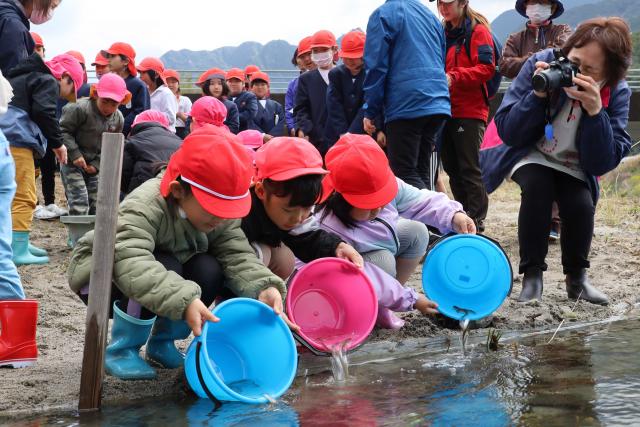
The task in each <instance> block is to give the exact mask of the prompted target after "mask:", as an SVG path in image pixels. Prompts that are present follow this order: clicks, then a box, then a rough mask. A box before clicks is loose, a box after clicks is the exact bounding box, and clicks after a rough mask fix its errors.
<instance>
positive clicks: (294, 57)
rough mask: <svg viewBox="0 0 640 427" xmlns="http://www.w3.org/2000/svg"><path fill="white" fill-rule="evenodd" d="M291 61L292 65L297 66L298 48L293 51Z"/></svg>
mask: <svg viewBox="0 0 640 427" xmlns="http://www.w3.org/2000/svg"><path fill="white" fill-rule="evenodd" d="M291 63H292V64H293V66H294V67H297V66H298V48H296V50H295V51H294V52H293V58H291Z"/></svg>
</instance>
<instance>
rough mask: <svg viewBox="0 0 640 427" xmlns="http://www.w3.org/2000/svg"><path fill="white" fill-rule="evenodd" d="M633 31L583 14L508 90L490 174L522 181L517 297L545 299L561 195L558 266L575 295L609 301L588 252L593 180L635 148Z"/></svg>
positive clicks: (494, 179) (492, 182)
mask: <svg viewBox="0 0 640 427" xmlns="http://www.w3.org/2000/svg"><path fill="white" fill-rule="evenodd" d="M631 51H632V45H631V33H630V30H629V27H628V26H627V24H626V23H625V22H624V20H623V19H621V18H596V19H592V20H588V21H585V22H584V23H582V24H581V25H580V26H578V28H577V29H576V32H575V33H574V34H573V35H572V36H571V37H570V38H569V39H568V40H567V42H566V43H565V45H564V47H563V49H562V50H561V51H560V50H559V51H555V52H554V50H553V49H547V50H545V51H542V52H539V53H537V54H535V55H534V56H533V57H532V58H530V59H529V60H528V61H527V62H526V63H525V65H524V67H523V69H522V71H521V72H520V74H519V75H518V77H517V78H516V80H515V81H514V82H513V83H512V85H511V87H510V88H509V90H508V92H507V93H506V95H505V97H504V100H503V101H502V105H501V106H500V109H499V111H498V113H497V114H496V117H495V121H496V125H497V127H498V133H499V135H500V137H501V138H502V140H503V141H504V145H502V146H500V147H496V149H492V150H491V151H492V154H491V155H492V157H493V159H492V161H487V162H483V163H484V164H486V165H488V170H486V171H484V178H485V181H488V188H489V189H490V190H491V189H493V188H495V187H497V185H499V183H500V182H501V181H502V179H504V178H505V177H506V176H509V175H510V176H511V178H512V179H513V180H514V181H515V182H516V183H517V184H518V185H519V186H520V188H521V190H522V192H521V205H520V214H519V218H518V240H519V243H520V273H524V279H523V282H522V292H521V293H520V296H519V298H518V301H520V302H527V301H530V300H534V299H537V300H539V299H541V297H542V288H543V281H542V273H543V271H545V270H546V269H547V264H546V263H545V258H546V255H547V249H548V239H547V237H548V233H549V226H550V221H551V204H552V203H553V201H554V200H556V201H557V202H558V205H559V208H560V217H561V219H562V233H561V249H562V267H563V271H564V274H565V275H566V280H565V283H566V289H567V294H568V297H569V298H570V299H578V298H579V299H582V300H586V301H589V302H591V303H594V304H601V305H606V304H608V298H607V296H606V295H605V294H604V293H603V292H601V291H599V290H598V289H596V288H595V287H594V286H592V285H591V284H590V283H589V280H588V278H587V274H586V269H587V268H588V267H589V251H590V248H591V238H592V236H593V228H594V215H595V206H596V203H597V200H598V193H599V187H598V182H597V180H596V177H598V176H600V175H604V174H605V173H607V172H609V171H611V170H612V169H614V168H615V167H616V166H618V164H619V163H620V161H621V160H622V158H623V157H624V156H625V155H626V154H627V153H628V152H629V149H630V146H631V140H630V137H629V135H628V134H627V133H626V132H625V127H626V126H627V121H628V117H629V102H630V97H631V91H630V89H629V86H628V84H627V83H626V81H625V80H624V78H625V75H626V72H627V70H628V68H629V66H630V64H631Z"/></svg>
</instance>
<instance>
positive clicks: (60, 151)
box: [51, 145, 67, 165]
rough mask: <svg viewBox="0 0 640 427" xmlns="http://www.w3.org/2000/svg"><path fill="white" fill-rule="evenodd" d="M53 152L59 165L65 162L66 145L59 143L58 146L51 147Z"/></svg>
mask: <svg viewBox="0 0 640 427" xmlns="http://www.w3.org/2000/svg"><path fill="white" fill-rule="evenodd" d="M51 151H53V154H55V156H56V159H58V163H60V164H61V165H66V164H67V147H66V145H61V146H60V148H52V149H51Z"/></svg>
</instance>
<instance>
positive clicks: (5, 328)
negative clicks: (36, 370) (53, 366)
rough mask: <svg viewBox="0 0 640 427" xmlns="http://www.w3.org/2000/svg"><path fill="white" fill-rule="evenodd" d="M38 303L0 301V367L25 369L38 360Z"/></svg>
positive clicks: (31, 301)
mask: <svg viewBox="0 0 640 427" xmlns="http://www.w3.org/2000/svg"><path fill="white" fill-rule="evenodd" d="M37 323H38V301H35V300H4V301H0V330H1V331H2V333H1V335H0V366H5V367H11V368H25V367H27V366H31V365H33V364H34V363H35V362H36V359H37V358H38V347H37V346H36V324H37Z"/></svg>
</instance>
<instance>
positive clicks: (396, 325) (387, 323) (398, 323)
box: [376, 306, 404, 330]
mask: <svg viewBox="0 0 640 427" xmlns="http://www.w3.org/2000/svg"><path fill="white" fill-rule="evenodd" d="M376 326H378V327H380V328H383V329H393V330H398V329H400V328H402V327H403V326H404V320H402V319H401V318H399V317H398V316H396V315H395V313H394V312H393V311H391V310H389V309H388V308H385V307H380V306H378V318H377V319H376Z"/></svg>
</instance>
